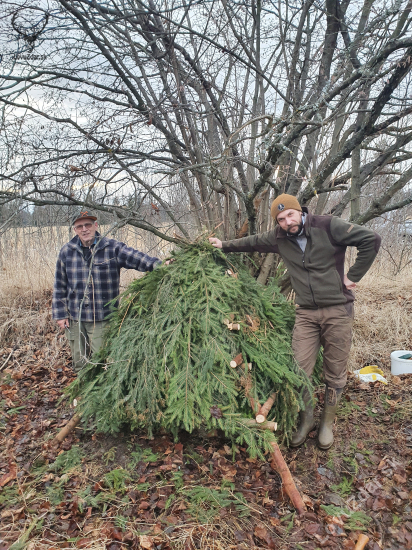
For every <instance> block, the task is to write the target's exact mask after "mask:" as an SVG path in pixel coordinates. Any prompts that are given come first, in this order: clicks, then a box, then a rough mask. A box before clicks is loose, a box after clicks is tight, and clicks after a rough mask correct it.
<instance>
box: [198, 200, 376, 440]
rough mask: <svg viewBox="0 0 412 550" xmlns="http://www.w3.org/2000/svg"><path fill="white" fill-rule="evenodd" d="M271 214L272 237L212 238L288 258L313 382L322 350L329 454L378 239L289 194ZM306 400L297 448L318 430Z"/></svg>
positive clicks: (301, 356)
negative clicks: (352, 254) (312, 210)
mask: <svg viewBox="0 0 412 550" xmlns="http://www.w3.org/2000/svg"><path fill="white" fill-rule="evenodd" d="M271 215H272V217H273V218H274V220H275V221H276V224H277V226H276V227H275V229H273V230H272V231H268V232H267V233H262V234H260V235H252V236H250V237H245V238H243V239H237V240H233V241H224V242H222V241H220V240H219V239H216V238H211V239H209V240H210V242H211V243H212V244H213V246H215V247H217V248H222V249H223V251H224V252H252V251H258V252H276V253H278V254H280V256H281V257H282V259H283V261H284V263H285V265H286V267H287V268H288V272H289V275H290V279H291V283H292V287H293V289H294V291H295V293H296V304H297V309H296V321H295V327H294V329H293V338H292V347H293V352H294V355H295V358H296V361H297V362H298V364H299V365H300V367H301V368H302V369H303V370H304V371H305V372H306V374H307V375H308V376H311V375H312V373H313V369H314V366H315V362H316V358H317V355H318V352H319V349H320V346H321V345H322V346H323V373H324V378H325V382H326V389H325V404H324V409H323V413H322V417H321V421H320V427H319V433H318V445H319V447H320V448H321V449H324V450H325V449H329V447H331V446H332V444H333V432H332V427H333V423H334V419H335V415H336V409H337V406H338V403H339V400H340V398H341V395H342V391H343V388H344V387H345V384H346V380H347V372H346V365H347V361H348V356H349V351H350V346H351V338H352V325H353V301H354V299H355V298H354V295H353V293H352V291H351V289H353V288H354V287H355V286H356V283H357V282H358V281H360V279H361V278H362V277H363V276H364V275H365V273H366V272H367V271H368V269H369V268H370V266H371V265H372V262H373V260H374V259H375V256H376V254H377V252H378V250H379V246H380V237H379V235H377V234H376V233H374V232H373V231H372V230H370V229H367V228H366V227H361V226H360V225H356V224H352V223H349V222H346V221H343V220H341V219H340V218H337V217H335V216H316V215H312V214H309V213H308V210H307V208H306V207H303V208H302V207H301V206H300V204H299V202H298V200H297V199H296V197H293V196H291V195H287V194H282V195H280V196H279V197H277V199H275V200H274V201H273V204H272V207H271ZM347 246H355V247H356V248H357V249H358V255H357V258H356V261H355V263H354V264H353V266H352V267H351V268H350V269H349V271H348V273H347V274H345V272H344V263H345V252H346V248H347ZM303 399H304V402H305V410H304V411H301V413H300V423H299V426H298V429H297V431H296V432H295V433H294V434H293V436H292V440H291V446H293V447H298V446H299V445H302V443H304V442H305V440H306V438H307V436H308V434H309V432H310V431H312V430H313V429H314V427H315V420H314V416H313V401H312V397H311V396H310V395H308V394H304V396H303Z"/></svg>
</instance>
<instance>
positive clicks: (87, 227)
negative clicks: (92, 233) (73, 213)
mask: <svg viewBox="0 0 412 550" xmlns="http://www.w3.org/2000/svg"><path fill="white" fill-rule="evenodd" d="M92 225H93V224H92V223H90V222H89V223H84V224H83V225H75V226H74V229H75V230H76V231H80V230H81V229H83V227H84V228H85V229H90V228H91V227H92Z"/></svg>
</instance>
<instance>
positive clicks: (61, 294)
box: [52, 233, 161, 322]
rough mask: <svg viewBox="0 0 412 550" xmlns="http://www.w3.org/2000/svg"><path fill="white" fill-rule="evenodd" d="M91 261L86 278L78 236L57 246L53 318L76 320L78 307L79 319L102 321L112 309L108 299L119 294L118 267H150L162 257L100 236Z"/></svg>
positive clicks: (142, 269)
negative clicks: (58, 251) (150, 254)
mask: <svg viewBox="0 0 412 550" xmlns="http://www.w3.org/2000/svg"><path fill="white" fill-rule="evenodd" d="M96 235H97V237H100V236H99V234H98V233H96ZM91 263H92V265H91V276H90V278H89V270H90V265H89V263H88V262H87V261H86V260H85V259H84V256H83V252H82V246H81V241H80V239H79V237H78V236H76V237H74V238H73V239H72V240H71V241H70V242H68V243H67V244H65V245H64V246H63V248H62V249H61V250H60V253H59V257H58V260H57V265H56V276H55V280H54V289H53V302H52V313H53V319H56V320H59V319H66V318H70V319H73V320H75V321H77V320H79V312H80V310H81V312H80V320H81V321H85V322H93V321H103V320H104V319H105V318H106V317H107V316H108V315H109V313H110V311H111V308H110V306H108V305H107V303H108V302H110V301H111V300H113V299H114V298H116V297H117V296H118V295H119V284H120V269H121V268H122V267H124V268H126V269H136V270H137V271H153V269H154V267H155V266H156V264H158V263H161V260H159V258H152V257H150V256H148V255H147V254H144V253H143V252H139V251H138V250H135V249H134V248H131V247H129V246H126V245H125V244H124V243H122V242H119V241H116V240H114V239H108V238H107V237H103V238H102V239H101V240H100V241H98V242H97V244H96V245H95V251H94V255H93V256H92V259H91ZM88 280H89V282H87V281H88Z"/></svg>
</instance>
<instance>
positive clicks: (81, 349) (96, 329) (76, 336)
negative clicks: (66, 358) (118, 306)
mask: <svg viewBox="0 0 412 550" xmlns="http://www.w3.org/2000/svg"><path fill="white" fill-rule="evenodd" d="M107 325H108V321H95V322H92V323H86V322H84V321H80V322H79V321H73V320H71V319H70V326H69V328H67V329H66V337H67V339H68V340H69V344H70V350H71V352H72V362H73V370H74V371H75V372H79V371H80V370H81V369H82V368H83V367H84V365H85V364H86V363H87V361H88V359H89V357H91V355H93V353H96V351H98V350H99V349H100V348H101V347H102V345H103V334H104V330H105V328H106V327H107Z"/></svg>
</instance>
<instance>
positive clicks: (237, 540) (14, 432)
mask: <svg viewBox="0 0 412 550" xmlns="http://www.w3.org/2000/svg"><path fill="white" fill-rule="evenodd" d="M48 300H49V297H48V296H47V295H44V296H42V297H41V298H40V299H38V300H37V301H36V300H34V302H33V303H34V306H33V304H32V306H31V315H32V316H31V319H32V321H31V324H30V323H26V324H24V323H21V324H19V323H18V322H15V323H14V325H13V327H14V328H13V330H14V331H15V334H14V335H13V334H8V335H7V334H6V335H4V334H3V341H4V342H8V345H6V346H5V347H3V348H1V349H0V376H1V379H0V390H1V399H2V408H1V413H0V415H1V416H0V441H1V446H0V449H1V453H0V488H1V489H0V491H1V492H0V519H1V527H0V550H5V549H6V548H11V549H12V550H18V549H20V550H21V549H23V548H28V549H30V550H35V549H39V550H40V549H42V550H43V549H44V550H46V549H47V550H52V549H59V548H93V549H98V548H108V549H109V550H116V549H121V548H124V549H126V548H134V549H139V548H147V549H158V550H167V549H176V550H177V549H182V550H194V549H196V548H202V549H209V548H210V549H212V548H213V549H221V548H224V549H225V550H227V549H239V550H240V549H255V548H262V549H263V548H265V549H266V548H274V549H280V550H283V549H285V550H286V549H300V550H303V549H304V550H306V549H308V550H314V549H318V548H326V549H331V550H332V549H341V548H342V549H353V548H355V544H356V542H357V541H358V539H359V537H360V535H361V534H362V533H363V534H366V535H367V537H369V542H368V544H367V546H366V547H365V548H367V549H369V550H379V549H384V550H397V549H399V550H401V549H402V550H403V549H409V548H410V549H412V508H411V497H412V483H411V473H412V463H411V455H412V425H411V420H410V419H411V413H412V399H411V390H412V375H402V376H400V377H391V376H390V374H389V370H388V364H386V365H384V364H382V363H381V364H380V366H382V367H384V368H386V373H388V382H389V383H388V385H384V384H381V383H379V382H375V383H374V384H361V383H360V382H359V381H357V380H356V379H355V377H354V376H350V378H349V384H348V386H347V388H346V390H345V394H344V397H343V399H342V403H341V406H340V409H339V417H338V419H337V422H336V426H335V436H336V437H335V444H334V446H333V447H332V448H331V449H330V450H329V451H327V452H324V451H320V450H319V449H318V448H317V446H316V432H315V431H314V432H313V433H311V434H310V437H309V439H308V441H307V443H306V444H305V445H304V446H302V447H301V448H299V449H295V450H291V449H287V448H285V447H282V452H283V454H284V457H285V459H286V461H287V463H288V465H289V468H290V470H291V472H292V475H293V477H294V479H295V482H296V484H297V486H298V488H299V490H300V492H301V494H302V495H303V498H304V501H305V503H306V506H307V512H306V514H305V515H304V516H300V517H298V516H297V515H296V513H295V512H294V509H293V507H292V506H291V504H290V503H289V501H288V498H287V496H286V495H285V494H284V493H283V491H282V486H281V483H280V477H279V475H278V474H277V473H276V472H275V471H274V470H272V468H271V466H270V457H269V456H268V462H265V461H261V460H257V459H251V458H249V456H248V453H247V449H245V448H242V447H236V446H233V445H232V443H231V442H230V441H228V440H225V439H223V438H221V437H219V434H188V433H185V432H182V433H180V435H179V441H177V442H176V441H173V440H172V438H171V436H169V435H168V434H158V435H156V436H155V437H154V438H153V439H149V438H147V437H146V436H145V435H144V434H139V433H133V434H128V433H124V434H117V435H116V436H106V435H103V434H97V433H95V431H94V430H93V425H92V424H89V425H87V426H82V427H79V428H77V429H76V430H75V432H74V433H73V434H72V435H71V436H69V437H68V438H67V439H66V440H65V441H64V442H63V444H62V445H61V446H60V447H57V448H56V447H50V441H51V440H52V438H53V437H54V436H55V435H56V434H57V433H58V431H59V429H60V428H61V427H62V426H64V425H65V424H66V423H67V422H68V420H69V419H70V417H71V416H72V415H73V413H74V410H73V408H71V409H70V408H68V406H67V403H65V402H64V401H63V402H60V401H59V399H60V397H61V395H62V392H63V390H64V388H65V387H66V386H67V385H68V384H69V383H70V381H71V380H72V379H73V377H74V374H73V371H72V369H71V366H70V357H69V354H68V350H67V347H66V344H65V342H64V338H63V337H62V336H61V335H59V334H58V332H57V331H56V328H55V327H54V326H53V324H52V323H51V321H50V318H49V316H48V313H47V312H48V306H49V302H48ZM26 319H28V317H26ZM10 326H11V325H10ZM12 342H13V344H12ZM322 391H323V390H322V388H319V389H318V391H317V399H318V406H317V410H316V412H317V415H318V417H319V416H320V410H321V402H322V399H323V393H322Z"/></svg>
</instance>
